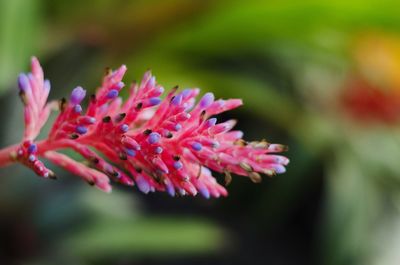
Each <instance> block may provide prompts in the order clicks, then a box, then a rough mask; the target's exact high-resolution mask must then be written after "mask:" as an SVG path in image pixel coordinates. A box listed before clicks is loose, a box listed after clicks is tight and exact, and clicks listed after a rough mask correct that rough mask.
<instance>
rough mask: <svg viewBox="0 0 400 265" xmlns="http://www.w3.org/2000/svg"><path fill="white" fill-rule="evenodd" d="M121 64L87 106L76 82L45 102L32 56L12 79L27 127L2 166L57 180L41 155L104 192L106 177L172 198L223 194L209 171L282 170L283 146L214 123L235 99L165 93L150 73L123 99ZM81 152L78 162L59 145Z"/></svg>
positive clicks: (0, 160) (4, 153) (254, 174)
mask: <svg viewBox="0 0 400 265" xmlns="http://www.w3.org/2000/svg"><path fill="white" fill-rule="evenodd" d="M125 71H126V67H125V66H124V65H123V66H121V67H120V68H119V69H117V70H115V71H109V72H108V73H107V74H106V75H105V77H104V79H103V82H102V85H101V86H100V87H99V88H98V90H97V92H96V94H95V95H92V96H90V97H89V102H88V106H87V109H86V111H84V110H83V107H82V106H81V105H80V104H81V102H82V101H83V100H84V98H85V96H86V91H85V90H84V89H83V88H81V87H77V88H75V89H74V90H73V91H72V93H71V95H70V98H69V100H66V99H62V100H60V101H59V102H49V103H47V97H48V95H49V92H50V82H49V81H48V80H44V76H43V71H42V68H41V66H40V64H39V62H38V60H37V59H36V58H32V72H31V73H28V74H21V75H20V76H19V78H18V85H19V91H20V97H21V99H22V102H23V103H24V120H25V131H24V136H23V139H22V142H21V144H18V145H14V146H10V147H8V148H5V149H3V150H1V151H0V165H2V166H5V165H7V164H10V163H12V162H20V163H22V164H24V165H25V166H27V167H29V168H31V169H32V170H34V171H35V173H36V174H37V175H39V176H41V177H44V178H55V175H54V173H53V172H52V171H51V170H49V169H48V168H47V167H46V166H45V165H44V164H43V163H42V162H41V161H40V160H39V158H40V157H44V158H46V159H48V160H50V161H52V162H53V163H55V164H56V165H58V166H60V167H63V168H65V169H66V170H68V171H70V172H71V173H73V174H75V175H78V176H80V177H82V178H83V179H84V180H85V181H87V182H88V183H90V184H92V185H95V186H96V187H98V188H99V189H101V190H103V191H106V192H110V191H111V185H110V179H112V180H113V181H116V182H119V183H121V184H125V185H129V186H133V185H134V184H136V186H137V187H138V188H139V190H141V191H142V192H144V193H148V192H153V191H156V190H157V191H167V192H168V194H170V195H171V196H175V195H176V194H178V195H193V196H194V195H196V194H197V193H201V194H202V195H203V196H204V197H206V198H209V197H210V196H213V197H219V196H221V195H223V196H226V195H227V191H226V189H225V188H224V187H223V186H222V185H220V184H218V183H217V181H216V179H215V178H214V177H213V176H212V174H211V171H210V170H213V171H216V172H220V173H224V174H225V182H226V184H228V183H229V182H230V181H231V173H234V174H237V175H242V176H247V177H249V178H250V179H251V180H252V181H254V182H260V181H261V175H260V173H261V174H266V175H273V174H275V173H283V172H285V166H286V165H287V164H288V162H289V160H288V159H287V158H286V157H284V156H281V155H276V154H275V153H279V152H282V151H284V149H285V147H284V146H282V145H279V144H269V143H267V142H266V141H260V142H246V141H244V140H242V135H243V133H242V132H241V131H236V130H232V128H233V127H234V125H235V123H236V121H235V120H229V121H225V122H222V123H217V120H216V118H214V117H213V116H215V115H217V114H219V113H222V112H224V111H228V110H231V109H234V108H237V107H238V106H240V105H242V101H241V100H240V99H228V100H221V99H220V100H214V95H213V94H212V93H206V94H205V95H204V96H203V97H202V98H201V99H200V100H199V101H198V103H197V104H196V100H195V99H196V97H197V96H198V94H199V92H200V91H199V89H184V90H182V91H178V89H177V88H173V89H172V90H171V91H170V92H169V93H168V94H167V95H166V96H165V97H164V98H163V99H161V98H160V96H161V95H162V94H163V92H164V88H163V87H162V86H160V85H159V84H157V83H156V80H155V78H154V76H152V75H151V73H150V72H147V73H145V75H144V77H143V79H142V81H141V82H140V84H132V85H131V86H130V89H129V97H128V98H127V99H126V100H125V101H123V100H122V98H121V97H119V92H120V91H121V89H122V88H123V87H124V83H123V82H122V78H123V76H124V74H125ZM53 110H60V113H59V115H58V117H57V118H56V120H55V122H54V124H53V126H52V128H51V130H50V132H49V134H48V137H47V138H46V139H43V140H39V141H36V140H35V139H36V137H37V136H38V134H39V132H40V130H41V129H42V127H43V125H44V124H45V123H46V121H47V119H48V117H49V114H50V112H51V111H53ZM65 148H69V149H72V150H74V151H76V152H77V153H79V154H80V155H81V156H82V157H83V158H84V159H85V161H84V162H85V163H82V162H78V161H76V160H74V159H72V158H70V157H68V156H66V155H64V154H62V153H59V152H58V150H60V149H65Z"/></svg>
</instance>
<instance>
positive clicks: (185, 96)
mask: <svg viewBox="0 0 400 265" xmlns="http://www.w3.org/2000/svg"><path fill="white" fill-rule="evenodd" d="M191 92H192V90H191V89H189V88H186V89H184V90H182V92H181V95H182V97H183V99H186V98H187V97H188V96H189V95H190V93H191Z"/></svg>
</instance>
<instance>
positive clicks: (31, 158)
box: [28, 154, 36, 162]
mask: <svg viewBox="0 0 400 265" xmlns="http://www.w3.org/2000/svg"><path fill="white" fill-rule="evenodd" d="M28 160H29V162H33V161H35V160H36V157H35V156H34V155H32V154H31V155H29V156H28Z"/></svg>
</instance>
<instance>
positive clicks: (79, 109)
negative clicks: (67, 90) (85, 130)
mask: <svg viewBox="0 0 400 265" xmlns="http://www.w3.org/2000/svg"><path fill="white" fill-rule="evenodd" d="M74 112H75V113H81V112H82V106H81V105H79V104H77V105H75V106H74Z"/></svg>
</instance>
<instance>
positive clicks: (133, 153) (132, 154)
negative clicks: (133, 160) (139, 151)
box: [125, 149, 136, 156]
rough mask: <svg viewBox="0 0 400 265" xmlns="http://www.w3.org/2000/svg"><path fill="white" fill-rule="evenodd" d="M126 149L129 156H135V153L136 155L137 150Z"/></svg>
mask: <svg viewBox="0 0 400 265" xmlns="http://www.w3.org/2000/svg"><path fill="white" fill-rule="evenodd" d="M125 151H126V154H127V155H128V156H135V155H136V152H135V150H132V149H126V150H125Z"/></svg>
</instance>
